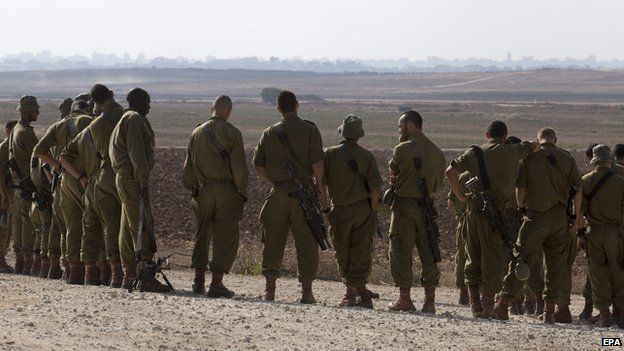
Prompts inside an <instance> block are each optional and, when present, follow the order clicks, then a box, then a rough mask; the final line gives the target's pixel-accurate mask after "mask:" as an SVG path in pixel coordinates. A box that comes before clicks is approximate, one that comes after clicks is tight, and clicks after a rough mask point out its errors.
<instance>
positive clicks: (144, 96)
mask: <svg viewBox="0 0 624 351" xmlns="http://www.w3.org/2000/svg"><path fill="white" fill-rule="evenodd" d="M126 101H128V107H130V108H131V109H133V110H136V111H137V112H138V113H139V114H141V116H143V117H145V116H147V114H148V113H149V111H150V107H151V106H150V103H151V98H150V95H149V94H148V93H147V91H145V90H143V89H141V88H134V89H132V90H130V91H129V92H128V96H126Z"/></svg>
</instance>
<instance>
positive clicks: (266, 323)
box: [0, 270, 624, 351]
mask: <svg viewBox="0 0 624 351" xmlns="http://www.w3.org/2000/svg"><path fill="white" fill-rule="evenodd" d="M169 275H170V278H171V280H172V282H173V284H174V286H175V287H176V288H177V290H178V291H177V294H175V295H173V294H151V293H132V294H130V293H128V292H127V291H125V290H119V289H110V288H105V287H82V286H69V285H66V284H64V283H61V282H60V281H51V280H43V279H39V278H33V277H24V276H16V275H8V274H3V275H0V311H2V312H1V315H0V349H2V350H89V351H91V350H104V349H106V350H214V349H232V350H240V349H259V350H328V349H335V350H384V349H397V350H398V349H401V350H417V349H447V350H454V349H458V350H486V349H487V350H504V349H509V350H539V349H549V350H551V349H578V350H589V349H592V350H595V349H599V348H600V338H601V337H615V336H619V337H622V336H624V331H623V330H622V329H617V328H615V327H612V328H610V329H600V328H593V327H590V326H585V325H580V324H573V325H556V326H545V325H543V324H542V323H540V321H539V320H537V319H536V318H533V317H526V316H511V320H510V321H508V322H500V321H486V320H474V319H472V318H471V317H470V311H469V309H468V307H464V306H462V307H460V306H458V305H457V294H456V291H455V290H453V289H448V288H440V289H438V301H437V306H436V308H437V310H438V314H437V315H435V316H430V315H423V314H420V313H394V312H390V311H388V310H387V307H386V306H387V304H388V303H389V302H391V299H392V298H394V297H395V294H396V291H395V289H394V288H393V287H389V286H372V289H373V290H375V291H377V292H380V293H381V295H382V297H381V299H380V300H378V301H376V302H375V310H374V311H371V310H365V309H360V308H339V307H336V303H337V302H338V299H339V298H340V297H341V296H342V295H341V294H342V293H343V286H342V284H341V283H339V282H333V281H319V282H317V283H316V284H315V292H316V297H317V300H318V301H319V303H318V304H317V305H314V306H304V305H300V304H298V303H296V301H297V298H298V295H299V286H298V283H297V281H296V280H294V279H286V278H284V279H280V280H279V281H278V290H277V300H278V301H277V302H273V303H268V302H262V301H260V300H259V299H258V295H259V293H260V292H261V290H262V288H263V278H262V277H252V276H237V275H234V276H228V277H226V283H227V285H228V286H229V287H230V288H231V289H233V290H234V291H236V292H237V293H238V295H237V297H235V298H234V299H231V300H226V299H209V298H206V297H202V296H200V297H197V296H194V295H191V294H190V292H189V290H190V285H191V282H192V274H191V272H190V271H188V270H176V271H170V272H169ZM412 296H413V298H414V300H415V303H416V304H417V305H420V304H421V302H422V290H421V289H420V288H417V289H414V291H413V294H412ZM573 300H574V303H573V306H572V312H573V314H575V315H576V314H578V312H579V311H580V310H581V308H582V305H581V303H582V298H581V297H579V296H575V297H574V298H573Z"/></svg>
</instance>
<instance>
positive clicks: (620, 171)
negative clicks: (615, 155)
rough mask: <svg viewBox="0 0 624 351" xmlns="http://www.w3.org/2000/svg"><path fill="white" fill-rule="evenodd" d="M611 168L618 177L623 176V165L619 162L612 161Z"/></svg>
mask: <svg viewBox="0 0 624 351" xmlns="http://www.w3.org/2000/svg"><path fill="white" fill-rule="evenodd" d="M611 169H612V170H613V172H615V173H617V175H619V176H620V177H624V166H622V165H621V164H619V163H617V162H613V166H611Z"/></svg>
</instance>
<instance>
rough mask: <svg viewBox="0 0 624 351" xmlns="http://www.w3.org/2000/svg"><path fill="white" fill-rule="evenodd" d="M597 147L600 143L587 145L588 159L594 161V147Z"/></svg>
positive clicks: (586, 154) (586, 155) (586, 153)
mask: <svg viewBox="0 0 624 351" xmlns="http://www.w3.org/2000/svg"><path fill="white" fill-rule="evenodd" d="M596 146H598V143H591V144H589V145H587V149H585V157H587V159H592V158H593V157H594V147H596Z"/></svg>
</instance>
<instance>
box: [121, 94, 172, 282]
mask: <svg viewBox="0 0 624 351" xmlns="http://www.w3.org/2000/svg"><path fill="white" fill-rule="evenodd" d="M126 99H127V101H128V105H129V108H128V110H127V111H126V112H125V113H124V115H123V117H122V118H121V120H119V123H118V124H117V126H116V127H115V129H114V130H113V132H112V134H111V139H110V147H109V155H110V160H111V164H112V166H113V170H114V172H115V175H116V176H115V184H116V185H117V190H118V192H119V198H120V200H121V211H122V213H121V233H120V235H119V249H120V251H121V263H122V265H123V267H124V271H125V276H124V284H123V285H124V287H129V286H130V285H131V284H132V281H133V280H134V278H135V277H136V275H137V269H138V270H139V271H140V270H142V269H143V266H144V265H145V264H147V263H148V262H150V261H152V260H153V258H154V253H156V238H155V237H154V219H153V216H152V211H151V207H150V199H149V188H148V185H149V176H150V172H151V171H152V168H153V167H154V146H155V141H154V131H153V130H152V126H151V125H150V123H149V120H148V119H147V114H148V113H149V110H150V96H149V94H148V93H147V92H146V91H145V90H143V89H141V88H134V89H132V90H130V92H129V93H128V97H127V98H126ZM142 206H144V218H140V216H141V213H140V212H141V211H140V207H142ZM140 221H143V223H144V224H145V226H144V227H143V233H141V235H144V240H143V243H142V244H143V245H142V247H140V248H137V247H136V245H137V239H138V236H139V222H140ZM135 250H137V251H139V250H140V252H141V257H140V262H139V263H138V264H139V265H138V267H137V265H136V262H135V258H134V253H135ZM143 289H144V290H145V291H152V292H167V291H169V287H167V286H166V285H163V284H162V283H160V282H159V281H158V280H156V278H155V277H147V278H146V279H145V280H144V282H143Z"/></svg>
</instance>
